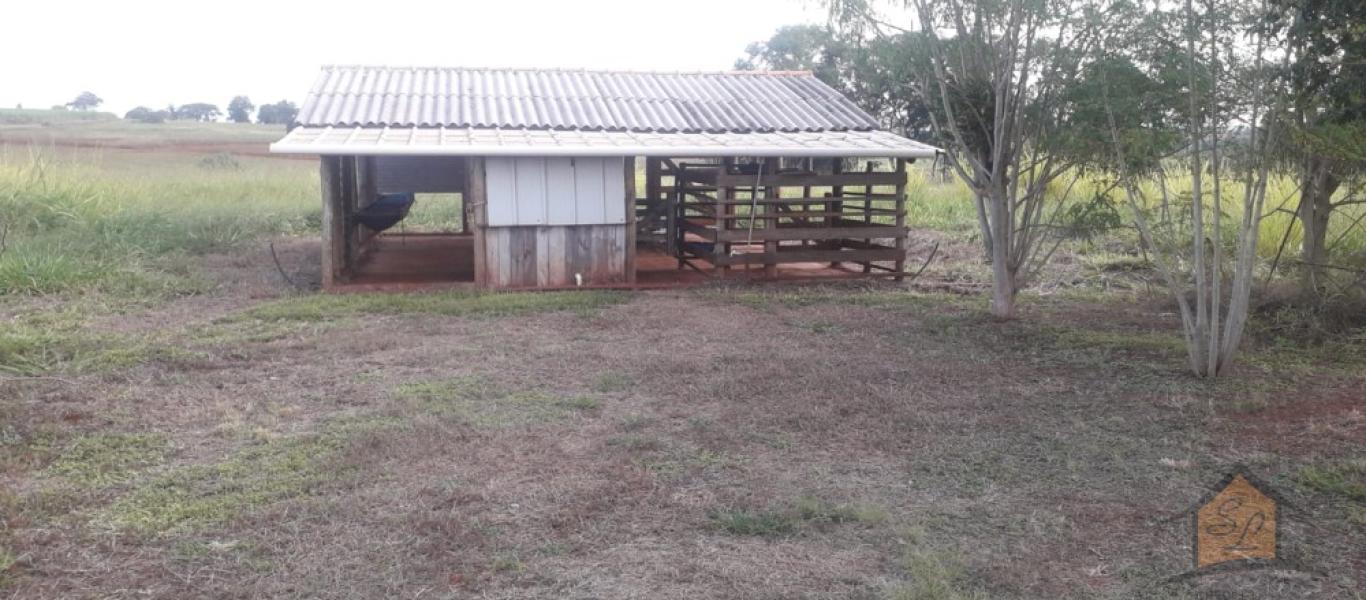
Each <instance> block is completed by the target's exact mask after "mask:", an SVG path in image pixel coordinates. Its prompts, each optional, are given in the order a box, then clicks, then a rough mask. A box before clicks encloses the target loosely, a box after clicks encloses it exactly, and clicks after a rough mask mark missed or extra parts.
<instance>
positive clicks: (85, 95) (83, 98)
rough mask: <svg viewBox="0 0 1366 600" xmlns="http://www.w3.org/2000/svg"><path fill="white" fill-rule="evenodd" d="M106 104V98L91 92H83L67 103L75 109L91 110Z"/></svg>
mask: <svg viewBox="0 0 1366 600" xmlns="http://www.w3.org/2000/svg"><path fill="white" fill-rule="evenodd" d="M101 104H104V100H103V99H101V98H100V97H99V96H96V95H95V94H93V93H91V92H81V93H80V94H79V95H77V96H76V99H75V100H72V101H70V102H67V103H66V105H67V106H69V107H71V108H72V109H74V110H90V109H92V108H97V107H99V105H101Z"/></svg>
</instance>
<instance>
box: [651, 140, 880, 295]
mask: <svg viewBox="0 0 1366 600" xmlns="http://www.w3.org/2000/svg"><path fill="white" fill-rule="evenodd" d="M843 165H844V162H843V161H841V160H829V161H819V159H816V160H803V161H800V162H798V163H797V164H795V165H783V164H781V163H780V161H779V160H778V159H763V160H759V161H755V162H749V163H744V164H740V163H737V162H736V161H735V160H734V159H723V160H721V161H719V162H689V161H682V160H680V161H674V160H659V159H651V160H650V161H649V162H647V164H646V186H645V187H646V197H645V198H644V200H646V201H647V203H648V204H650V205H651V206H650V207H646V208H642V207H640V206H638V207H637V214H638V215H642V216H645V217H648V218H649V219H650V221H649V222H648V223H642V224H641V230H642V232H648V234H649V235H651V236H655V237H662V238H663V239H661V240H660V242H661V243H662V244H663V245H664V246H665V247H666V248H668V249H669V250H670V252H671V253H672V254H674V255H675V256H677V257H678V260H679V266H680V268H682V267H684V266H685V265H686V266H689V267H692V268H694V269H697V270H699V271H704V272H710V273H711V274H714V275H715V276H717V277H724V276H725V274H726V272H727V271H729V270H730V269H731V268H732V267H736V266H744V267H745V268H751V267H754V266H762V268H763V269H764V271H765V275H766V276H773V275H775V274H776V271H777V266H778V265H779V264H782V263H827V264H829V265H830V266H832V267H836V266H848V265H856V266H858V267H861V270H862V272H863V273H868V274H872V273H876V272H881V273H885V274H887V275H890V276H892V277H895V278H897V279H900V278H901V277H902V276H903V274H904V270H905V262H906V238H907V232H906V161H905V160H896V161H895V162H894V167H893V168H892V169H891V170H880V171H879V170H876V169H875V167H876V163H874V162H871V161H870V162H868V163H866V165H865V168H863V169H858V170H851V171H849V172H846V171H845V170H844V169H843ZM666 177H667V178H668V180H669V181H668V182H667V184H666V182H665V178H666ZM661 206H662V207H663V208H662V210H661V209H660V208H658V207H661ZM661 213H662V215H661ZM660 231H662V232H663V234H662V235H661V234H660V233H658V232H660ZM652 239H653V237H652ZM705 267H709V269H708V268H705Z"/></svg>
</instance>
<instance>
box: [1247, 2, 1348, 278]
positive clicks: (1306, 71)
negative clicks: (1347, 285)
mask: <svg viewBox="0 0 1366 600" xmlns="http://www.w3.org/2000/svg"><path fill="white" fill-rule="evenodd" d="M1270 4H1271V10H1270V11H1269V12H1268V14H1267V15H1266V21H1265V22H1266V32H1267V33H1268V34H1270V35H1274V36H1276V37H1277V38H1278V39H1281V40H1284V42H1285V45H1286V48H1287V50H1288V51H1289V52H1290V53H1291V59H1290V61H1289V62H1288V64H1287V65H1285V67H1284V68H1283V69H1282V72H1281V76H1282V78H1283V81H1284V82H1285V84H1286V85H1287V86H1288V87H1289V88H1290V92H1291V102H1290V106H1289V107H1288V109H1289V114H1290V116H1291V117H1292V118H1290V119H1289V120H1288V122H1287V127H1288V133H1289V135H1287V136H1285V138H1284V139H1285V144H1284V148H1283V153H1282V157H1283V158H1284V162H1285V163H1288V166H1289V167H1290V170H1292V171H1293V172H1295V174H1296V178H1297V179H1298V181H1299V189H1300V202H1299V206H1298V207H1297V208H1296V210H1295V217H1296V219H1297V220H1298V222H1299V225H1300V229H1301V233H1302V237H1303V241H1302V243H1301V257H1300V258H1301V262H1302V263H1303V265H1304V269H1303V273H1304V283H1305V287H1306V289H1308V290H1318V289H1319V288H1320V286H1321V282H1322V278H1323V274H1324V269H1325V267H1326V266H1328V263H1329V259H1330V252H1331V250H1332V248H1331V246H1330V245H1329V240H1328V227H1329V225H1330V218H1331V217H1332V215H1333V213H1334V211H1335V210H1336V209H1337V208H1339V207H1341V206H1344V205H1347V204H1360V203H1366V199H1360V198H1357V197H1356V196H1355V191H1356V190H1358V189H1359V188H1360V187H1361V186H1360V185H1349V186H1348V192H1349V193H1347V194H1346V195H1345V197H1343V198H1340V199H1338V200H1335V199H1334V196H1335V194H1337V192H1338V191H1339V190H1340V189H1341V188H1342V184H1343V183H1344V182H1348V181H1351V180H1353V179H1359V178H1361V177H1362V176H1363V175H1364V174H1366V160H1363V158H1362V156H1361V153H1360V152H1359V150H1360V146H1358V145H1356V144H1354V143H1352V142H1351V141H1349V140H1353V139H1355V140H1360V139H1361V138H1360V137H1358V136H1359V135H1360V134H1361V133H1362V131H1363V130H1366V99H1364V98H1363V95H1364V94H1366V92H1364V90H1366V35H1363V31H1362V23H1366V2H1361V1H1360V0H1271V2H1270ZM1344 142H1345V143H1344ZM1357 143H1358V144H1359V142H1357ZM1358 223H1359V221H1358ZM1352 227H1355V224H1353V225H1352ZM1287 233H1288V232H1287Z"/></svg>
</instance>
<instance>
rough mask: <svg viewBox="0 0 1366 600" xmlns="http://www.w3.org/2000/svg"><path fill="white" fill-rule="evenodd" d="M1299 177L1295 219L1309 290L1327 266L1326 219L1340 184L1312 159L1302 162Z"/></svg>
mask: <svg viewBox="0 0 1366 600" xmlns="http://www.w3.org/2000/svg"><path fill="white" fill-rule="evenodd" d="M1302 177H1303V181H1302V182H1301V184H1300V206H1299V209H1298V210H1297V211H1296V216H1297V217H1298V218H1299V220H1300V229H1301V230H1302V231H1303V232H1304V239H1303V241H1302V242H1301V250H1300V260H1301V261H1303V262H1304V269H1303V271H1302V272H1303V274H1304V287H1305V290H1306V291H1310V290H1316V289H1318V286H1319V281H1320V280H1322V278H1323V265H1325V264H1327V263H1328V247H1327V243H1328V242H1327V240H1328V217H1329V216H1331V215H1332V213H1333V194H1334V193H1336V192H1337V190H1338V186H1340V185H1341V184H1342V182H1341V181H1339V180H1338V178H1337V177H1334V176H1333V174H1332V173H1330V172H1329V171H1328V168H1327V167H1326V166H1325V165H1324V164H1323V162H1322V161H1320V160H1318V159H1314V158H1310V159H1309V160H1307V161H1306V162H1305V168H1304V174H1303V176H1302Z"/></svg>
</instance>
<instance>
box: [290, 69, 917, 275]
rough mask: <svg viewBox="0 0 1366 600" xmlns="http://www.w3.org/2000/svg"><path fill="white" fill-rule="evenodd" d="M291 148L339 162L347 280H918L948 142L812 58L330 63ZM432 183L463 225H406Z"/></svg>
mask: <svg viewBox="0 0 1366 600" xmlns="http://www.w3.org/2000/svg"><path fill="white" fill-rule="evenodd" d="M271 151H272V152H277V153H288V154H311V155H318V156H319V157H320V162H321V177H322V195H323V232H322V241H323V244H322V264H323V285H324V287H325V288H329V289H331V288H338V287H342V286H366V285H386V284H413V283H455V282H469V283H471V284H474V285H478V286H481V287H488V288H556V287H571V286H617V285H637V284H641V283H642V282H639V281H638V279H640V278H649V279H650V280H651V282H667V281H671V280H676V279H678V277H677V276H673V277H671V276H670V275H669V274H668V273H665V271H672V272H675V274H678V273H681V272H687V273H689V274H692V275H693V276H704V277H724V276H726V275H727V272H729V271H730V270H732V269H738V268H743V269H745V271H746V273H751V271H750V269H751V268H754V269H755V271H752V272H753V273H755V274H758V275H760V276H767V277H778V276H780V275H781V273H782V271H781V270H780V269H782V268H784V266H785V265H808V266H810V265H815V266H817V267H819V268H821V269H825V270H827V271H829V270H831V269H836V268H838V269H840V270H839V271H838V272H837V273H839V272H849V273H863V274H875V273H886V274H888V275H891V276H899V275H900V273H901V271H902V268H903V265H904V262H905V258H906V246H905V241H906V228H905V214H906V211H905V202H906V198H905V182H906V176H905V167H906V162H907V161H910V160H914V159H916V158H923V157H932V156H934V154H935V152H936V150H935V149H934V148H932V147H930V146H926V145H924V144H920V143H918V142H914V141H912V140H909V139H906V138H903V137H900V136H897V135H895V134H892V133H889V132H886V131H882V130H880V129H879V128H878V124H877V122H876V121H875V120H874V119H873V118H872V117H871V116H869V115H868V114H867V113H865V112H863V111H862V110H860V109H859V108H858V107H857V106H856V105H854V104H853V103H852V102H851V101H849V100H848V99H847V98H844V97H843V96H841V95H840V94H839V93H838V92H836V91H835V90H833V89H832V88H830V87H829V86H826V85H825V84H823V83H821V82H820V81H819V80H818V79H816V78H815V77H814V76H812V75H811V74H810V73H808V72H724V73H649V72H609V71H562V70H534V69H462V68H389V67H325V68H324V69H323V70H322V73H321V75H320V76H319V78H318V80H317V82H316V83H315V85H314V87H313V89H312V91H311V92H310V93H309V95H308V98H307V99H306V101H305V102H304V105H303V107H302V109H301V111H300V113H299V117H298V121H297V122H296V123H295V124H294V125H293V126H292V128H291V130H290V132H289V133H288V134H287V135H286V136H285V137H284V138H283V139H281V140H280V141H279V142H276V143H275V144H272V145H271ZM428 194H445V195H454V196H455V197H456V198H458V200H459V212H460V215H461V218H460V219H459V224H458V227H454V228H452V229H451V230H448V231H443V232H414V233H410V232H407V231H405V230H404V229H403V223H404V218H405V217H406V216H407V215H408V211H409V210H411V208H412V207H413V206H414V205H415V204H416V205H418V206H421V204H420V203H423V202H425V201H427V200H426V198H427V195H428ZM395 226H397V227H398V228H399V231H398V232H395V230H394V229H393V228H394V227H395Z"/></svg>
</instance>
